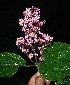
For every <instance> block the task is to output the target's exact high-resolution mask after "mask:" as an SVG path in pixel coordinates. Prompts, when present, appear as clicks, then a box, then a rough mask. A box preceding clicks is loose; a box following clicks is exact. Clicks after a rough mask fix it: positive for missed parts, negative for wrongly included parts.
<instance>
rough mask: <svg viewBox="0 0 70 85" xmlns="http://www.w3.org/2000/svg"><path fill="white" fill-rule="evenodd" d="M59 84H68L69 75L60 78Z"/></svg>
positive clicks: (69, 82)
mask: <svg viewBox="0 0 70 85" xmlns="http://www.w3.org/2000/svg"><path fill="white" fill-rule="evenodd" d="M59 83H60V84H63V85H64V84H65V85H69V84H70V77H68V78H64V79H62V80H60V81H59Z"/></svg>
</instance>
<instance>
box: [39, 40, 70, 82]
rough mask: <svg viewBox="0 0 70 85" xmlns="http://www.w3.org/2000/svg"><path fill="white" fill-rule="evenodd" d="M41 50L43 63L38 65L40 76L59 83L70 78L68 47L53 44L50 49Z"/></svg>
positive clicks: (57, 43) (69, 49)
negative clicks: (67, 77)
mask: <svg viewBox="0 0 70 85" xmlns="http://www.w3.org/2000/svg"><path fill="white" fill-rule="evenodd" d="M47 48H49V47H46V49H43V50H42V53H43V55H44V61H43V62H41V63H40V64H39V65H38V68H39V69H38V70H39V72H40V73H41V75H42V76H43V77H44V78H45V79H48V80H50V81H56V80H57V81H59V80H61V79H63V78H65V77H66V76H70V45H69V44H66V43H62V42H53V46H51V49H48V50H47Z"/></svg>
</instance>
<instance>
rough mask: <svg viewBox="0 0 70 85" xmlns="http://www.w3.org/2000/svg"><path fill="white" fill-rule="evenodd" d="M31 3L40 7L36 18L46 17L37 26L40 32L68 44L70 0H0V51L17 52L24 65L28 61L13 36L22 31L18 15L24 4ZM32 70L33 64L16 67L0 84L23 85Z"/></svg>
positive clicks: (23, 9)
mask: <svg viewBox="0 0 70 85" xmlns="http://www.w3.org/2000/svg"><path fill="white" fill-rule="evenodd" d="M31 6H35V7H37V8H39V9H40V10H41V19H40V20H44V19H45V20H46V24H45V25H44V26H42V27H41V31H42V32H43V33H48V34H50V36H53V37H54V40H53V41H58V42H65V43H68V44H70V0H0V53H2V52H11V53H12V52H13V53H16V54H19V55H21V56H22V57H23V58H24V59H25V60H26V61H27V65H28V64H32V63H31V62H30V60H29V59H28V57H27V56H26V55H25V54H24V53H22V52H21V51H20V49H19V48H18V47H17V46H16V39H17V38H18V37H20V36H23V35H24V33H23V32H21V27H20V26H19V24H18V23H19V18H22V17H23V14H22V12H23V11H25V9H26V7H29V8H31ZM36 72H37V68H36V67H29V68H26V67H20V68H19V69H18V71H17V73H16V74H15V75H14V76H13V77H11V78H0V85H27V82H28V80H29V78H30V77H31V76H32V75H33V74H35V73H36ZM52 85H53V84H52Z"/></svg>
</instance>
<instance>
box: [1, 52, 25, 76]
mask: <svg viewBox="0 0 70 85" xmlns="http://www.w3.org/2000/svg"><path fill="white" fill-rule="evenodd" d="M25 63H26V62H25V60H24V59H23V58H22V57H21V56H19V55H17V54H15V53H9V52H4V53H0V77H11V76H13V75H14V74H15V73H16V72H17V70H18V68H19V67H20V66H22V65H25Z"/></svg>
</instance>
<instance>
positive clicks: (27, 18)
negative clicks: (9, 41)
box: [16, 6, 53, 61]
mask: <svg viewBox="0 0 70 85" xmlns="http://www.w3.org/2000/svg"><path fill="white" fill-rule="evenodd" d="M23 14H24V20H23V19H22V18H21V19H19V25H20V26H22V31H24V32H25V39H24V38H23V37H20V38H17V41H16V45H17V46H18V47H19V48H20V49H21V50H22V52H24V53H25V54H27V56H28V57H29V59H30V60H31V59H32V58H33V56H36V57H39V55H38V53H36V52H35V51H36V49H35V48H36V47H35V46H36V44H38V47H37V48H38V50H39V52H40V55H41V56H40V57H39V60H40V61H42V60H44V57H43V54H42V48H44V47H45V45H46V44H47V43H48V42H51V41H52V40H53V37H50V36H49V35H48V34H43V33H41V32H40V26H42V25H43V24H45V23H46V21H45V20H44V21H40V22H39V19H40V9H38V8H36V7H34V6H32V8H26V11H24V12H23ZM38 34H40V35H42V37H41V36H38ZM38 37H39V38H38ZM33 44H34V45H35V46H34V45H33ZM40 45H41V46H40ZM30 47H31V48H32V52H33V54H32V52H31V53H29V50H30Z"/></svg>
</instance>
